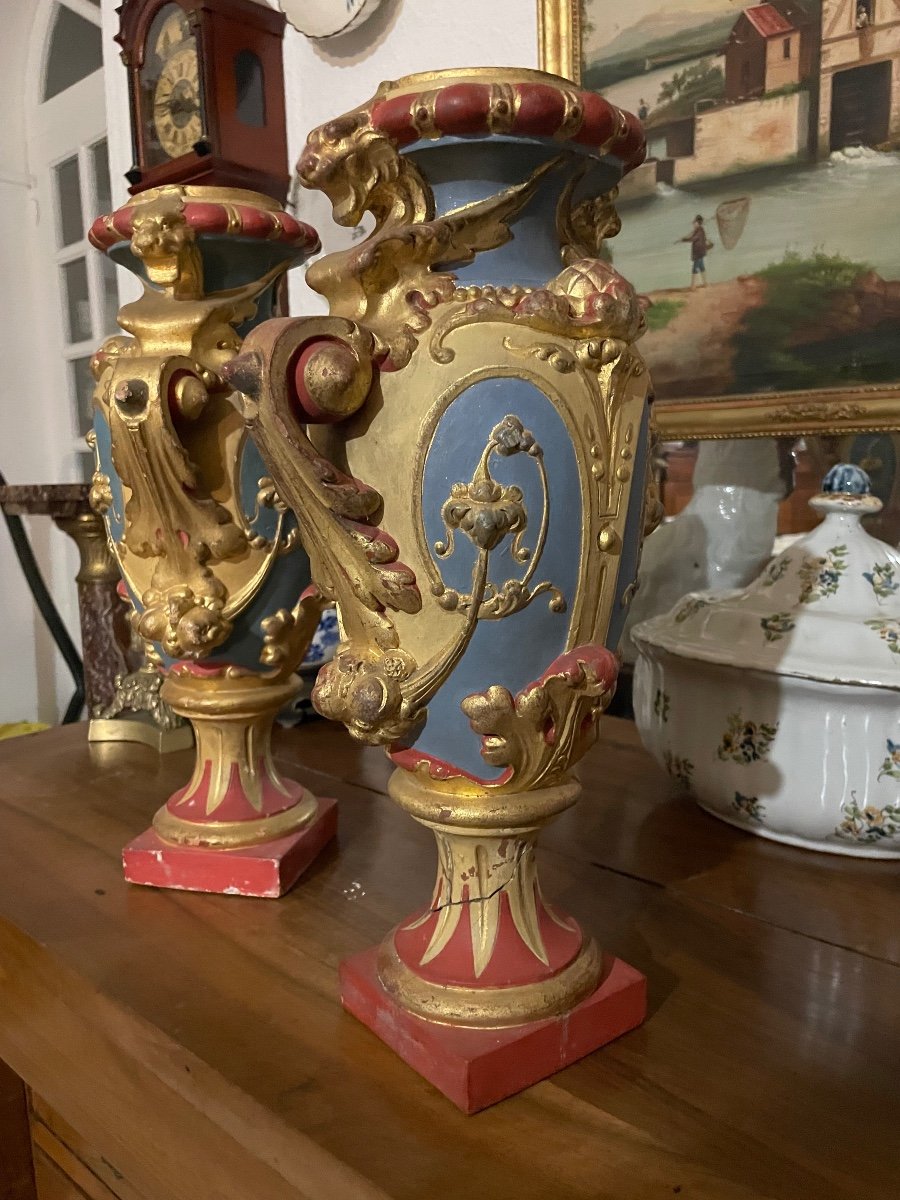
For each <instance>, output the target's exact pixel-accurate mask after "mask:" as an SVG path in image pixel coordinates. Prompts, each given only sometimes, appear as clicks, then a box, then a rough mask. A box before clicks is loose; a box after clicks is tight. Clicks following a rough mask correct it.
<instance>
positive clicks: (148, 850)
mask: <svg viewBox="0 0 900 1200" xmlns="http://www.w3.org/2000/svg"><path fill="white" fill-rule="evenodd" d="M318 801H319V814H318V816H317V817H316V819H315V821H313V822H312V823H311V824H310V825H307V826H306V827H305V828H304V829H301V830H299V832H297V833H292V834H289V835H288V836H287V837H283V838H276V839H275V840H274V841H271V842H260V843H259V844H258V845H256V846H245V847H243V848H242V849H239V850H209V849H204V848H203V847H198V846H175V845H173V844H172V843H171V842H164V841H163V840H162V838H161V837H159V835H158V834H157V833H156V832H155V831H154V830H153V829H148V830H147V831H146V833H142V834H141V835H140V837H137V838H135V839H134V841H133V842H130V843H129V845H127V846H126V847H125V849H124V850H123V851H122V866H123V868H124V871H125V878H126V880H127V881H128V882H129V883H138V884H143V885H144V886H145V887H157V888H173V889H175V890H177V891H186V892H212V893H215V894H218V895H226V896H259V897H268V898H270V899H275V898H277V897H278V896H283V895H284V894H285V892H288V891H290V889H291V888H292V887H293V885H294V884H295V883H296V882H297V880H298V879H299V878H300V876H301V875H302V874H303V872H304V871H305V870H306V869H307V868H308V867H310V866H311V865H312V863H313V862H314V861H315V859H316V858H317V857H318V856H319V854H320V853H321V851H322V850H323V849H324V848H325V846H327V844H328V843H329V842H330V841H331V839H332V838H333V837H334V835H335V834H336V833H337V801H336V800H332V799H327V798H326V799H323V798H322V797H318Z"/></svg>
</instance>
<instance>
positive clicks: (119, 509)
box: [94, 409, 125, 542]
mask: <svg viewBox="0 0 900 1200" xmlns="http://www.w3.org/2000/svg"><path fill="white" fill-rule="evenodd" d="M94 433H95V435H96V438H97V457H98V459H99V462H100V470H101V471H102V472H103V474H104V475H108V476H109V487H110V491H111V492H112V498H113V502H112V508H110V509H109V511H108V512H107V514H106V521H107V526H108V528H109V533H110V536H111V537H112V539H113V541H114V542H117V541H119V539H120V538H121V536H122V533H123V531H124V529H125V497H124V495H123V493H122V483H121V481H120V479H119V476H118V475H117V474H116V469H115V467H114V466H113V458H112V435H111V433H110V431H109V425H108V424H107V421H106V418H105V417H103V416H102V415H101V413H100V411H99V409H94Z"/></svg>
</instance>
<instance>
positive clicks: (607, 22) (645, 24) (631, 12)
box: [582, 0, 747, 61]
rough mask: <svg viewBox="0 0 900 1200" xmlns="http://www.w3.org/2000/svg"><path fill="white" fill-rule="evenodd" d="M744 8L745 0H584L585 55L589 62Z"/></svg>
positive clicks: (736, 12) (738, 11) (745, 5)
mask: <svg viewBox="0 0 900 1200" xmlns="http://www.w3.org/2000/svg"><path fill="white" fill-rule="evenodd" d="M746 7H747V3H746V0H685V2H684V3H683V4H679V3H675V4H673V3H664V2H661V0H630V3H629V4H628V5H627V7H626V6H625V5H623V4H620V3H616V2H615V0H583V5H582V11H583V13H584V16H585V18H586V20H587V21H588V22H590V23H591V25H592V26H593V28H591V29H588V30H586V31H585V37H584V56H585V58H586V59H587V60H588V61H590V60H592V59H596V58H598V57H600V58H602V57H605V56H606V54H608V53H617V52H619V51H629V50H634V49H636V48H638V47H639V46H640V44H641V43H642V42H643V41H646V40H647V39H648V38H650V37H660V36H665V35H667V34H675V33H678V32H679V31H680V30H682V29H684V30H687V29H691V28H694V27H696V26H697V25H703V24H705V23H706V22H707V21H714V20H716V19H717V18H719V17H724V16H726V15H727V14H729V13H734V15H735V17H737V15H738V14H739V13H740V12H742V11H743V10H744V9H745V8H746Z"/></svg>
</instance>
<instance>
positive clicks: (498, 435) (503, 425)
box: [432, 414, 566, 619]
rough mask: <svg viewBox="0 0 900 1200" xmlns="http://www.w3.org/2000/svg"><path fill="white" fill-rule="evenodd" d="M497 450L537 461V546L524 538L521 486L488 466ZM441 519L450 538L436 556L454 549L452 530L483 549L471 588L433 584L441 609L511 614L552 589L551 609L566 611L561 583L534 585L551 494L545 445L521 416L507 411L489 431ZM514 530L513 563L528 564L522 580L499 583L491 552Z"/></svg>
mask: <svg viewBox="0 0 900 1200" xmlns="http://www.w3.org/2000/svg"><path fill="white" fill-rule="evenodd" d="M494 454H497V455H499V456H501V457H503V458H510V457H512V456H513V455H514V454H527V455H528V456H529V457H530V458H531V459H532V460H533V461H534V462H535V463H536V465H537V469H538V473H539V477H540V483H541V492H542V510H541V523H540V528H539V530H538V534H537V541H536V544H535V548H534V550H533V551H531V550H529V549H528V548H527V547H526V546H525V545H524V542H523V539H524V537H525V533H526V530H527V528H528V514H527V511H526V508H525V503H524V498H523V494H522V489H521V488H519V487H517V486H516V485H515V484H510V485H508V486H502V485H501V484H499V483H497V481H496V480H495V479H494V478H493V476H492V475H491V470H490V460H491V457H492V456H493V455H494ZM441 518H442V520H443V522H444V525H445V526H446V529H447V538H446V540H441V541H438V542H436V543H435V546H434V551H435V554H436V555H437V556H438V558H441V559H447V558H449V557H450V556H451V555H452V554H453V551H454V545H455V541H454V533H455V531H456V530H457V529H459V530H460V531H461V532H462V533H464V534H466V536H467V537H468V538H469V539H470V540H471V541H472V542H473V543H474V544H475V546H477V547H478V549H479V551H480V554H479V558H478V561H477V563H476V566H475V569H474V571H473V579H472V591H471V592H468V593H463V594H460V593H459V592H458V591H456V590H455V589H453V588H448V587H445V585H444V583H443V580H441V581H440V582H436V583H435V584H434V585H433V587H432V592H433V593H434V595H435V596H436V597H437V599H438V603H439V604H440V605H441V607H442V608H445V609H448V610H455V609H458V610H460V611H462V612H473V613H475V614H476V615H477V617H478V618H479V619H487V618H491V617H507V616H509V615H510V614H512V613H515V612H519V610H520V609H523V608H526V607H527V606H528V605H529V604H530V603H531V601H532V600H533V599H534V598H535V597H536V596H539V595H541V593H542V592H547V591H549V592H550V593H551V600H550V608H551V609H552V611H553V612H565V609H566V602H565V599H564V597H563V595H562V593H561V592H560V590H559V588H556V587H554V586H553V584H552V583H550V582H549V581H544V582H543V583H540V584H538V585H537V586H536V587H534V588H532V587H531V586H530V583H531V579H532V577H533V576H534V573H535V571H536V570H537V567H538V564H539V562H540V560H541V556H542V554H543V552H544V546H545V545H546V542H547V529H548V527H549V524H550V493H549V488H548V485H547V472H546V469H545V467H544V453H543V450H542V449H541V447H540V445H539V444H538V443H537V442H536V441H535V440H534V436H533V434H532V433H531V432H530V431H529V430H527V429H526V428H525V427H524V425H523V424H522V422H521V421H520V420H519V418H518V417H516V416H514V415H512V414H508V415H507V416H505V417H504V418H503V420H502V421H501V422H500V423H499V424H498V425H496V426H495V427H494V428H493V429H492V430H491V435H490V438H489V439H488V443H487V445H486V447H485V449H484V452H483V454H482V455H481V459H480V460H479V463H478V466H477V467H476V469H475V473H474V475H473V476H472V479H471V481H470V482H469V483H454V484H453V486H452V487H451V489H450V497H449V499H448V500H447V501H446V502H445V503H444V506H443V508H442V509H441ZM510 534H512V545H511V546H510V548H509V554H510V557H511V558H512V560H513V561H514V562H517V563H523V564H524V563H528V564H529V565H528V568H527V570H526V572H525V574H524V576H523V577H522V579H508V580H506V582H505V583H503V584H502V585H501V586H500V587H497V586H496V585H495V584H493V583H491V582H490V581H489V580H488V577H487V575H488V556H489V555H490V552H491V551H492V550H495V549H496V548H497V546H499V545H500V543H501V542H502V541H503V540H504V538H506V537H507V536H508V535H510ZM529 560H530V561H529Z"/></svg>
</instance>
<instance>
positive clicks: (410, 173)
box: [229, 69, 649, 1111]
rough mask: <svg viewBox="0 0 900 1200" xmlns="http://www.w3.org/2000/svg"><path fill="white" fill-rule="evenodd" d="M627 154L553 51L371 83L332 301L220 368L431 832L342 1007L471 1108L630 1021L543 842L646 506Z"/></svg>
mask: <svg viewBox="0 0 900 1200" xmlns="http://www.w3.org/2000/svg"><path fill="white" fill-rule="evenodd" d="M643 154H644V143H643V137H642V134H641V131H640V127H639V125H638V124H637V122H636V121H635V120H634V118H632V117H630V116H628V115H627V114H625V113H622V112H620V111H619V110H618V109H615V108H613V107H612V106H611V105H609V104H608V103H607V102H606V101H604V100H603V99H602V98H601V97H600V96H597V95H594V94H592V93H589V92H582V91H578V90H577V89H576V88H575V87H574V86H573V85H571V84H569V83H566V82H565V81H563V80H561V79H559V78H557V77H555V76H550V75H544V74H542V73H540V72H534V71H518V70H512V71H510V70H503V71H501V70H487V69H478V70H469V71H452V72H439V73H436V74H429V75H424V76H410V77H408V78H406V79H402V80H400V81H399V82H397V83H391V84H385V85H383V86H382V87H381V88H380V89H379V91H378V93H377V95H376V96H375V97H374V99H373V100H371V101H370V102H369V103H367V104H365V105H363V106H361V107H360V108H358V109H356V110H354V111H353V112H351V113H348V114H347V115H346V116H343V117H339V118H338V119H337V120H335V121H332V122H331V123H329V124H327V125H325V126H323V127H322V128H320V129H318V130H316V131H315V132H314V133H313V134H312V135H311V136H310V138H309V141H308V144H307V148H306V150H305V153H304V155H303V157H302V158H301V160H300V164H299V172H300V178H301V181H302V182H303V183H304V184H305V185H306V186H307V187H313V188H320V189H322V190H323V191H325V192H326V193H327V194H328V196H329V198H330V199H331V201H332V203H333V207H334V215H335V218H336V219H337V220H338V221H339V222H340V223H341V224H345V225H357V224H358V223H359V222H360V220H361V219H362V217H363V216H364V214H366V213H371V214H372V216H373V217H374V219H375V228H374V231H373V232H372V233H371V234H370V235H369V236H368V237H367V238H366V239H365V240H364V241H362V242H359V243H357V244H355V245H353V246H352V247H351V248H350V249H349V250H346V251H343V252H340V253H335V254H332V255H330V256H328V257H326V258H324V259H322V260H320V261H319V262H317V263H316V264H315V265H314V266H312V267H310V268H309V270H308V273H307V281H308V282H309V284H310V286H312V287H313V288H314V289H316V290H317V291H319V292H320V293H321V294H322V295H323V296H325V297H326V298H327V299H328V302H329V307H330V315H329V316H328V317H310V318H306V319H297V320H285V321H270V322H266V323H264V324H262V325H260V326H258V327H257V328H256V329H255V330H254V331H253V332H252V333H251V334H250V335H249V336H248V338H247V340H246V342H245V344H244V352H243V353H242V355H241V356H240V358H239V359H238V360H236V362H235V363H234V364H232V367H231V368H230V369H229V373H230V376H231V378H232V380H233V381H234V382H235V383H236V385H237V386H238V387H239V388H240V390H241V391H242V392H244V393H245V395H246V401H245V413H246V415H247V419H248V422H249V425H250V427H251V429H252V430H253V433H254V437H255V438H256V440H257V443H258V445H259V447H260V450H261V452H262V454H263V457H264V459H265V460H266V462H267V464H268V465H269V467H270V469H271V472H272V476H273V478H274V480H275V486H276V487H277V488H278V491H279V494H280V495H282V496H283V497H284V498H285V499H286V500H287V501H288V503H289V504H290V505H291V507H292V508H293V509H294V511H295V512H296V515H297V519H298V522H299V524H300V528H301V531H302V536H303V539H304V542H305V544H306V546H307V549H308V551H309V554H310V558H311V561H312V567H313V578H314V579H315V581H316V583H317V584H318V586H319V588H320V590H321V592H322V594H323V596H325V597H329V598H331V597H333V598H335V599H336V600H337V602H338V613H339V619H340V622H341V629H342V635H343V640H342V642H341V644H340V645H339V647H338V650H337V653H336V656H335V659H334V661H333V663H331V664H330V665H328V666H326V667H325V668H324V669H323V670H322V671H321V672H320V674H319V678H318V682H317V686H316V689H315V692H314V694H313V702H314V703H315V704H316V706H317V707H318V709H319V711H320V712H322V713H323V714H325V715H326V716H328V717H331V718H334V719H337V720H340V721H343V722H344V723H345V724H346V725H347V727H348V728H349V729H350V731H351V733H352V734H353V735H354V736H355V737H357V738H360V739H362V740H363V741H367V742H373V743H379V744H382V745H384V746H385V747H386V748H387V751H388V753H389V755H390V757H391V758H392V760H393V761H394V763H395V764H396V766H397V770H396V772H395V774H394V776H393V778H392V781H391V794H392V796H393V798H394V799H395V800H396V801H397V802H398V804H400V805H401V807H402V808H403V809H405V810H406V811H407V812H408V813H409V814H410V815H411V816H413V817H414V818H415V819H416V820H417V821H420V822H421V823H422V824H423V825H425V826H427V827H428V828H430V829H432V830H433V831H434V834H435V837H436V839H437V845H438V878H437V884H436V887H435V891H434V895H433V897H432V899H431V901H430V902H429V903H427V904H425V905H424V907H421V908H420V909H419V910H418V911H417V912H415V913H414V914H413V916H412V917H411V918H410V919H409V920H407V921H404V922H403V923H402V924H401V925H400V926H398V927H397V928H396V929H395V930H394V931H393V932H392V933H391V934H390V935H389V936H388V937H387V939H386V940H385V942H384V943H383V945H381V946H380V947H378V948H376V949H373V950H370V951H366V952H365V953H363V954H361V955H359V956H358V957H356V958H353V959H350V960H349V961H348V962H345V963H344V964H343V967H342V972H341V980H342V998H343V1003H344V1005H345V1006H346V1007H347V1008H348V1009H349V1010H350V1011H351V1012H353V1013H355V1014H356V1015H357V1016H358V1017H359V1018H360V1019H361V1020H363V1021H364V1022H365V1023H366V1024H368V1025H369V1026H371V1027H372V1028H373V1029H374V1030H375V1031H376V1032H377V1033H378V1034H379V1036H380V1037H382V1038H383V1039H384V1040H385V1041H387V1042H388V1043H389V1044H390V1045H391V1046H392V1047H393V1048H394V1049H395V1050H396V1051H397V1052H398V1053H399V1054H400V1055H401V1056H402V1057H403V1058H404V1059H406V1061H407V1062H409V1063H410V1064H411V1065H412V1066H414V1067H415V1068H416V1069H417V1070H418V1071H420V1072H421V1073H422V1074H424V1075H425V1076H426V1077H427V1078H429V1079H430V1080H431V1081H432V1082H434V1083H435V1084H436V1085H437V1086H438V1087H439V1088H441V1089H442V1090H443V1091H444V1092H445V1093H446V1094H447V1095H448V1096H450V1097H451V1098H452V1099H453V1100H454V1101H456V1103H457V1104H459V1105H460V1106H461V1107H463V1108H465V1109H467V1110H469V1111H472V1110H474V1109H477V1108H481V1107H483V1106H485V1105H486V1104H490V1103H492V1102H494V1101H495V1100H498V1099H500V1098H501V1097H503V1096H505V1095H508V1094H510V1093H511V1092H513V1091H516V1090H518V1089H520V1088H522V1087H524V1086H526V1085H527V1084H529V1083H531V1082H534V1081H535V1080H536V1079H540V1078H543V1077H544V1076H546V1075H549V1074H551V1073H552V1072H553V1071H554V1070H556V1069H558V1068H559V1067H560V1066H563V1065H565V1064H566V1063H568V1062H571V1061H573V1060H574V1059H576V1058H578V1057H580V1056H581V1055H584V1054H586V1053H588V1052H589V1051H591V1050H593V1049H595V1048H596V1047H598V1046H599V1045H602V1044H603V1043H604V1042H607V1041H609V1040H610V1039H611V1038H614V1037H616V1036H617V1035H619V1034H621V1033H623V1032H625V1031H626V1030H627V1029H630V1028H632V1027H633V1026H635V1025H637V1024H638V1023H640V1021H641V1020H642V1019H643V1016H644V1006H645V984H644V980H643V977H642V976H641V975H639V974H638V972H636V971H634V970H633V969H632V968H630V967H628V966H627V965H626V964H624V963H623V962H621V961H620V960H618V959H615V958H614V957H612V956H610V955H608V954H605V953H603V952H601V951H600V950H599V949H598V948H597V946H596V945H595V943H594V941H593V940H592V939H591V938H590V937H589V936H587V935H586V934H584V933H583V932H582V930H581V929H580V928H579V926H578V924H577V923H576V922H575V921H574V920H573V919H572V918H571V917H569V916H566V915H565V914H564V913H562V912H561V911H560V910H559V909H558V908H556V907H555V906H551V905H550V904H549V903H547V902H546V901H545V900H544V898H543V896H542V893H541V890H540V886H539V884H538V879H537V872H536V865H535V853H534V850H535V842H536V840H537V837H538V834H539V832H540V830H541V828H542V827H543V826H544V825H546V824H547V823H548V822H549V821H551V820H552V819H553V818H554V817H556V816H557V815H558V814H560V813H561V812H563V811H565V810H566V809H567V808H569V807H570V806H571V805H572V804H574V802H575V800H576V798H577V797H578V794H579V791H580V786H579V784H578V783H577V782H576V781H575V780H574V779H573V777H572V775H571V768H572V766H573V764H574V763H575V761H576V760H577V759H578V758H579V757H580V756H581V755H582V754H583V753H584V751H585V750H586V749H587V748H588V746H590V744H591V743H592V742H593V741H594V738H595V737H596V733H597V723H598V718H599V716H600V713H601V712H602V710H603V709H604V707H605V706H606V704H607V703H608V701H609V699H610V697H611V695H612V692H613V689H614V686H615V680H616V671H617V660H616V658H615V657H614V654H613V653H612V650H611V648H612V647H615V645H616V644H617V642H618V640H619V635H620V633H621V629H622V623H623V618H624V615H625V609H626V605H627V602H628V599H629V597H630V595H631V591H632V589H633V581H634V577H635V572H636V567H637V558H638V551H639V544H640V540H641V531H642V522H643V521H644V519H645V516H646V513H645V478H646V474H647V467H646V464H647V461H648V453H647V442H648V419H649V406H648V379H647V372H646V370H645V369H644V366H643V364H642V362H641V359H640V357H639V356H638V354H637V353H636V352H635V350H634V346H633V344H634V342H635V340H636V339H637V337H638V336H639V335H640V333H641V332H642V328H643V318H642V313H641V308H640V306H639V304H638V301H637V298H636V296H635V293H634V291H633V290H632V288H631V287H630V286H629V284H628V283H626V281H625V280H624V279H623V278H622V277H621V276H620V275H619V274H617V272H616V271H615V270H614V269H613V268H612V267H611V266H610V265H608V263H607V261H605V259H604V255H603V247H602V243H603V239H604V238H605V237H607V236H610V235H612V234H614V233H616V232H617V230H618V218H617V216H616V213H615V209H614V207H613V200H614V196H615V187H616V184H617V182H618V180H619V179H620V178H621V176H622V174H623V173H624V172H625V171H627V170H629V169H630V168H632V167H634V166H636V165H637V164H638V163H639V162H640V161H641V160H642V158H643ZM303 420H306V421H308V422H310V425H309V432H308V434H306V433H304V429H303V426H302V423H301V422H302V421H303Z"/></svg>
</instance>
